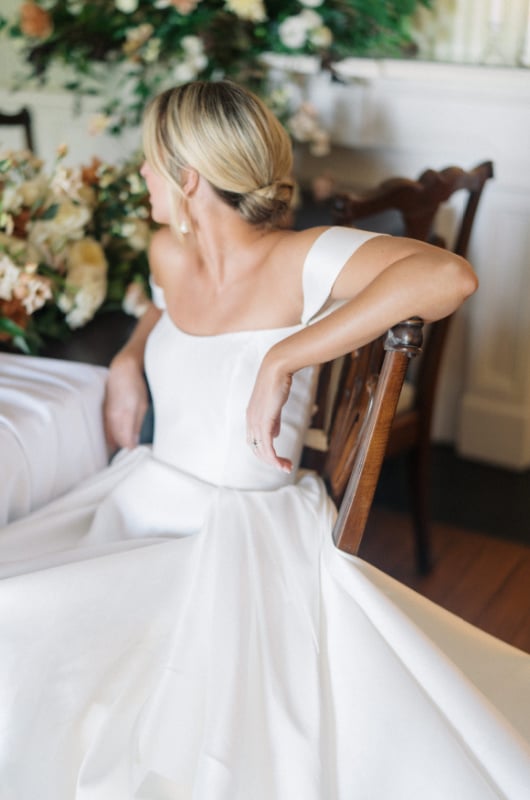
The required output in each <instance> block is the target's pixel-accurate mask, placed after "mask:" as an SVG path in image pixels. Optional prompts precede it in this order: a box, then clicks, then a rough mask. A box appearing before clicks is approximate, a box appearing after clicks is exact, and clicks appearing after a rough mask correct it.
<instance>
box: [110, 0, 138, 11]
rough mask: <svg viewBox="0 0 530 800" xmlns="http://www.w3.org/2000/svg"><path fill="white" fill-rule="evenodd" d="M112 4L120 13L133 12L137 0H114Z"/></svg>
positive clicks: (136, 5)
mask: <svg viewBox="0 0 530 800" xmlns="http://www.w3.org/2000/svg"><path fill="white" fill-rule="evenodd" d="M114 5H115V6H116V8H117V9H118V11H121V12H122V14H133V13H134V12H135V11H136V9H137V8H138V0H114Z"/></svg>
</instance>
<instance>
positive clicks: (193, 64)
mask: <svg viewBox="0 0 530 800" xmlns="http://www.w3.org/2000/svg"><path fill="white" fill-rule="evenodd" d="M419 5H423V6H427V7H429V6H430V5H431V0H385V2H381V0H27V1H26V2H23V3H21V5H20V7H19V9H18V12H17V16H16V19H15V20H8V19H6V18H3V17H1V16H0V28H4V31H5V32H7V34H8V35H10V36H11V37H14V38H15V39H16V40H18V41H19V42H20V43H21V45H22V51H23V57H24V59H25V62H26V64H27V65H28V66H29V76H27V77H33V78H37V79H39V80H41V81H46V80H47V79H48V77H49V73H50V69H51V67H52V66H54V65H57V64H60V65H62V66H63V67H64V66H65V67H66V68H67V70H66V74H67V75H68V77H65V80H64V82H63V83H64V86H65V87H66V88H67V89H69V90H71V91H73V92H76V93H78V94H95V95H98V96H100V95H102V94H104V88H103V87H104V86H105V85H106V84H108V80H107V78H108V76H109V74H111V75H112V74H114V75H117V76H118V79H119V91H114V92H112V90H110V92H111V94H110V96H109V97H108V99H106V100H105V99H104V100H103V103H102V114H101V116H100V118H99V121H98V124H99V127H100V128H102V129H104V128H106V129H107V130H109V131H110V132H112V133H119V132H120V131H121V130H122V129H123V127H124V126H128V125H136V124H137V123H138V122H139V119H140V115H141V113H142V110H143V108H144V106H145V102H146V100H147V98H149V97H151V96H153V95H154V94H156V93H157V92H158V91H160V90H162V89H163V88H165V86H167V85H171V84H176V83H183V82H185V81H188V80H193V79H195V78H204V79H212V80H215V79H216V78H219V77H229V78H231V79H233V80H236V81H238V82H240V83H243V84H244V85H247V86H249V87H250V88H252V89H254V90H255V91H257V92H258V93H260V94H262V95H263V96H266V97H268V96H269V92H268V82H267V78H268V74H269V68H270V65H271V56H272V57H273V61H272V63H273V64H275V65H276V66H278V65H279V64H281V65H283V67H286V66H287V70H288V71H289V65H290V66H291V71H292V72H296V71H302V72H304V71H306V70H307V68H308V66H307V65H308V63H309V62H308V59H309V60H310V63H311V64H312V65H316V69H315V70H314V71H317V70H318V69H320V68H322V67H329V66H330V65H331V64H332V63H333V62H334V61H337V60H340V59H341V58H344V57H347V56H352V55H386V56H388V55H400V54H402V53H403V52H404V50H407V49H410V48H411V47H412V40H411V36H410V33H409V30H408V21H409V19H410V17H411V15H412V14H413V12H414V11H415V10H416V8H417V7H418V6H419ZM310 69H313V66H312V67H310ZM284 89H285V85H284ZM288 95H289V92H288V91H287V92H283V96H282V92H281V91H278V90H277V91H275V92H274V93H273V97H272V99H271V104H272V105H273V107H274V110H275V111H276V112H277V113H278V114H279V116H280V117H281V116H282V115H283V116H285V114H288V113H289V102H290V100H289V96H288ZM306 127H307V125H306Z"/></svg>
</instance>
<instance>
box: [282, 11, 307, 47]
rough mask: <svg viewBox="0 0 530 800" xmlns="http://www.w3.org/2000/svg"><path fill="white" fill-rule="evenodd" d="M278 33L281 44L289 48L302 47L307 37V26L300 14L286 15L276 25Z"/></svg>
mask: <svg viewBox="0 0 530 800" xmlns="http://www.w3.org/2000/svg"><path fill="white" fill-rule="evenodd" d="M278 35H279V37H280V40H281V42H282V44H284V45H285V46H286V47H289V48H290V49H291V50H298V48H300V47H303V46H304V44H305V43H306V39H307V26H306V24H305V22H304V20H303V18H302V15H301V14H297V15H296V16H294V17H286V18H285V19H284V21H283V22H282V23H281V24H280V25H279V27H278Z"/></svg>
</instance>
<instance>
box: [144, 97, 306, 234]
mask: <svg viewBox="0 0 530 800" xmlns="http://www.w3.org/2000/svg"><path fill="white" fill-rule="evenodd" d="M143 145H144V153H145V157H146V159H147V161H148V162H149V164H150V165H151V167H152V168H153V169H154V170H156V171H157V172H158V173H159V174H161V175H163V176H164V177H166V178H167V179H168V180H169V182H170V185H171V186H172V191H171V196H172V203H173V211H174V213H175V214H176V213H177V210H178V207H179V205H180V204H181V203H182V202H183V198H184V195H183V192H182V189H181V188H180V186H181V174H182V170H183V169H185V168H186V167H191V168H193V169H196V170H197V172H198V173H199V174H200V175H202V177H203V178H205V179H206V180H207V181H208V182H209V183H210V185H211V186H212V187H213V189H214V190H215V191H216V192H217V194H218V195H219V196H220V197H221V198H222V199H223V200H224V201H225V202H226V203H228V205H230V206H232V207H233V208H236V209H237V210H238V211H239V213H240V214H241V216H242V217H243V219H245V220H247V222H250V223H252V224H254V225H264V224H268V225H274V224H276V223H278V222H280V221H281V219H282V217H284V215H285V214H286V212H287V211H288V209H289V206H290V202H291V197H292V192H293V181H292V180H291V178H290V175H291V171H292V149H291V142H290V139H289V136H288V134H287V132H286V131H285V129H284V128H283V126H282V125H281V123H280V122H279V120H278V119H277V118H276V117H275V116H274V114H273V113H272V112H271V111H270V110H269V109H268V108H267V106H266V105H265V104H264V103H263V102H262V101H261V100H260V99H259V98H258V97H256V95H254V94H252V92H249V91H248V90H246V89H243V88H242V87H241V86H238V85H237V84H235V83H231V82H229V81H194V82H192V83H187V84H184V85H182V86H177V87H175V88H174V89H168V90H166V91H165V92H162V94H160V95H158V96H157V97H155V98H154V99H153V100H152V101H151V103H150V104H149V105H148V106H147V109H146V111H145V114H144V121H143ZM175 223H176V220H172V224H173V226H175Z"/></svg>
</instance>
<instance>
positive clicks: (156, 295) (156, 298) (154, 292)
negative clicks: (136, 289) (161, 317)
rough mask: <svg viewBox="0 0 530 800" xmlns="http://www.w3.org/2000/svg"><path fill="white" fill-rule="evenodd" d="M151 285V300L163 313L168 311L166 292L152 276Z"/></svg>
mask: <svg viewBox="0 0 530 800" xmlns="http://www.w3.org/2000/svg"><path fill="white" fill-rule="evenodd" d="M149 285H150V287H151V300H152V301H153V303H154V304H155V306H156V307H157V308H159V309H160V310H161V311H165V310H166V299H165V297H164V290H163V289H162V287H161V286H159V285H158V284H157V283H155V282H154V280H153V278H152V276H151V277H150V278H149Z"/></svg>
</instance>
